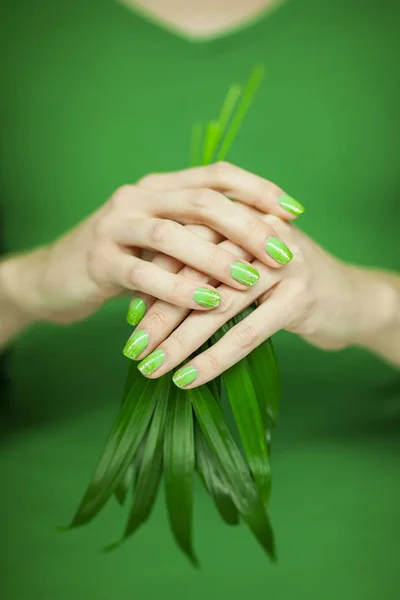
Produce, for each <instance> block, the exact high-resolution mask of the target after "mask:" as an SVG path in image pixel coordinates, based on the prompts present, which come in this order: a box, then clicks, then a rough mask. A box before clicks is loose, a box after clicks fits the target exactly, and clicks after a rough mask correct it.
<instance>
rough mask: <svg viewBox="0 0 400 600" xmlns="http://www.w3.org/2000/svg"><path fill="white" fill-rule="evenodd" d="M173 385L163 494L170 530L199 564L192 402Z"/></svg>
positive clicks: (166, 436) (179, 543)
mask: <svg viewBox="0 0 400 600" xmlns="http://www.w3.org/2000/svg"><path fill="white" fill-rule="evenodd" d="M173 388H174V386H172V389H171V393H170V398H169V403H168V410H167V422H166V427H165V438H164V477H165V498H166V503H167V511H168V517H169V522H170V526H171V530H172V533H173V535H174V537H175V540H176V542H177V544H178V545H179V547H180V548H181V549H182V550H183V552H184V553H185V554H186V555H187V556H188V558H189V559H190V560H191V562H192V563H193V564H194V565H197V564H198V561H197V558H196V557H195V555H194V552H193V548H192V509H193V474H194V466H195V454H194V431H193V410H192V405H191V402H190V400H189V398H188V397H187V395H186V394H185V392H183V391H181V390H178V389H176V388H175V389H173Z"/></svg>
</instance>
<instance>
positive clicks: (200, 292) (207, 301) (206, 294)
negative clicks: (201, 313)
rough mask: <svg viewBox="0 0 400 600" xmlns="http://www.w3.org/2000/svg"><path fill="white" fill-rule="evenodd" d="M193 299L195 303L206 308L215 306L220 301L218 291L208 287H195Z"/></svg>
mask: <svg viewBox="0 0 400 600" xmlns="http://www.w3.org/2000/svg"><path fill="white" fill-rule="evenodd" d="M193 299H194V301H195V302H197V304H200V306H205V307H206V308H215V307H216V306H218V304H219V303H220V302H221V296H220V295H219V294H218V292H217V291H216V290H209V289H208V288H197V290H196V291H195V293H194V294H193Z"/></svg>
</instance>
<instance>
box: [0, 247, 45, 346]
mask: <svg viewBox="0 0 400 600" xmlns="http://www.w3.org/2000/svg"><path fill="white" fill-rule="evenodd" d="M43 252H44V250H42V249H39V250H35V251H33V252H30V253H27V254H22V255H16V256H5V257H3V259H2V260H1V261H0V350H1V349H2V348H4V347H5V346H7V344H8V343H9V342H10V341H11V340H12V339H13V338H14V337H15V336H16V335H18V333H20V332H21V331H22V330H24V329H25V328H26V327H28V326H29V325H31V324H32V323H33V322H34V321H35V320H36V316H35V309H34V307H35V303H36V302H37V300H36V297H37V280H38V277H37V274H38V271H39V270H40V266H41V263H42V255H43Z"/></svg>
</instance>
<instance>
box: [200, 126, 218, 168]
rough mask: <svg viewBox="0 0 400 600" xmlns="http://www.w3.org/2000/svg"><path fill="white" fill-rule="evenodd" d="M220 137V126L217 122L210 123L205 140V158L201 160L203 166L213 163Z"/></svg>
mask: <svg viewBox="0 0 400 600" xmlns="http://www.w3.org/2000/svg"><path fill="white" fill-rule="evenodd" d="M219 137H220V132H219V124H218V123H217V122H216V121H210V123H209V124H208V125H207V130H206V137H205V140H204V147H203V156H202V159H201V164H202V165H208V164H210V162H211V161H212V157H213V154H214V151H215V148H216V145H217V144H218V140H219Z"/></svg>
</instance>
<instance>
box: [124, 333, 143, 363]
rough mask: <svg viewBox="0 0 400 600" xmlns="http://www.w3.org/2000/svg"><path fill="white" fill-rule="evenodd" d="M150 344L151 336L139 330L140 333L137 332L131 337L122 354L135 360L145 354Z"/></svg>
mask: <svg viewBox="0 0 400 600" xmlns="http://www.w3.org/2000/svg"><path fill="white" fill-rule="evenodd" d="M148 343H149V334H148V333H147V331H144V330H143V329H139V330H138V331H135V333H134V334H133V335H131V337H130V338H129V340H128V341H127V342H126V344H125V347H124V349H123V351H122V352H123V354H124V355H125V356H126V357H127V358H130V359H132V360H134V359H135V358H137V357H138V356H139V354H141V353H142V352H143V350H144V349H145V348H146V347H147V344H148Z"/></svg>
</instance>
